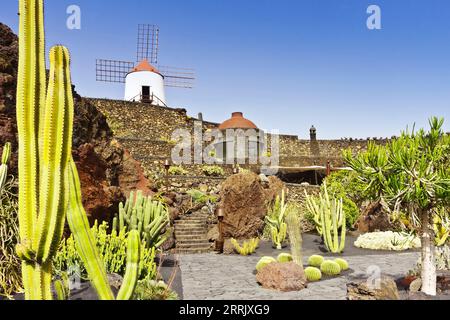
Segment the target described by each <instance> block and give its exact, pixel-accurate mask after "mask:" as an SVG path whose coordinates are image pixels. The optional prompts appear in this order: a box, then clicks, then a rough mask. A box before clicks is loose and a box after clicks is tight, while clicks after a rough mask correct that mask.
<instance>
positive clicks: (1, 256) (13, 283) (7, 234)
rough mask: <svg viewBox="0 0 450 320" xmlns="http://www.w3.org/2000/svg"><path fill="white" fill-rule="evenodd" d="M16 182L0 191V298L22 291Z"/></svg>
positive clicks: (12, 181)
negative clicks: (17, 247) (17, 251)
mask: <svg viewBox="0 0 450 320" xmlns="http://www.w3.org/2000/svg"><path fill="white" fill-rule="evenodd" d="M16 189H17V181H16V180H13V179H9V180H7V181H6V183H5V185H4V188H3V190H2V191H0V296H5V297H6V298H11V295H12V294H13V293H16V292H21V291H22V288H23V287H22V275H21V271H20V266H21V263H20V259H19V258H18V257H17V255H16V251H15V247H16V245H17V244H18V243H19V221H18V220H19V219H18V215H17V210H18V200H17V194H16Z"/></svg>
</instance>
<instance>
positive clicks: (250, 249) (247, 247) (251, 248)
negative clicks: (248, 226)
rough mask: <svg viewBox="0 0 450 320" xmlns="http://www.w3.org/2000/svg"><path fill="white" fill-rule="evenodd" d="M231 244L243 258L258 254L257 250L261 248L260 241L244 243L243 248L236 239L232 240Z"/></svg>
mask: <svg viewBox="0 0 450 320" xmlns="http://www.w3.org/2000/svg"><path fill="white" fill-rule="evenodd" d="M231 243H232V244H233V246H234V250H236V252H237V253H239V254H240V255H242V256H248V255H251V254H253V253H255V252H256V249H258V247H259V239H258V238H255V239H250V240H248V241H244V243H243V244H242V246H241V245H240V244H239V242H238V241H237V240H236V239H231Z"/></svg>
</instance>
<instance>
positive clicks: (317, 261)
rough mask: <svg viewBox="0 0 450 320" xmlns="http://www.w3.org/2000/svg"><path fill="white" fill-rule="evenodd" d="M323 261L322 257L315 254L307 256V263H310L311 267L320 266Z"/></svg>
mask: <svg viewBox="0 0 450 320" xmlns="http://www.w3.org/2000/svg"><path fill="white" fill-rule="evenodd" d="M324 261H325V259H324V257H322V256H319V255H316V254H315V255H312V256H311V257H309V259H308V265H310V266H311V267H317V268H320V266H321V265H322V263H323V262H324Z"/></svg>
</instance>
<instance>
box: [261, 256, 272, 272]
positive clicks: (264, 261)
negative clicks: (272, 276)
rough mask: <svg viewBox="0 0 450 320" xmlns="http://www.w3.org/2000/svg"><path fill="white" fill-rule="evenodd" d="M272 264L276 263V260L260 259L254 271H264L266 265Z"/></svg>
mask: <svg viewBox="0 0 450 320" xmlns="http://www.w3.org/2000/svg"><path fill="white" fill-rule="evenodd" d="M273 262H277V259H275V258H273V257H262V258H261V259H260V260H259V261H258V263H257V264H256V271H258V272H259V271H261V270H262V269H264V268H265V267H266V266H267V265H269V264H271V263H273Z"/></svg>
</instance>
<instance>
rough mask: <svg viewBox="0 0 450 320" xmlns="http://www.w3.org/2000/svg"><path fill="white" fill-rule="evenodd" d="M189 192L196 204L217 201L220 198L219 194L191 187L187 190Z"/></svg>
mask: <svg viewBox="0 0 450 320" xmlns="http://www.w3.org/2000/svg"><path fill="white" fill-rule="evenodd" d="M187 194H188V195H190V196H191V198H192V202H194V203H195V204H207V203H208V202H210V203H216V202H217V200H218V199H217V196H215V195H209V194H206V193H204V192H201V191H200V190H197V189H191V190H189V191H187Z"/></svg>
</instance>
